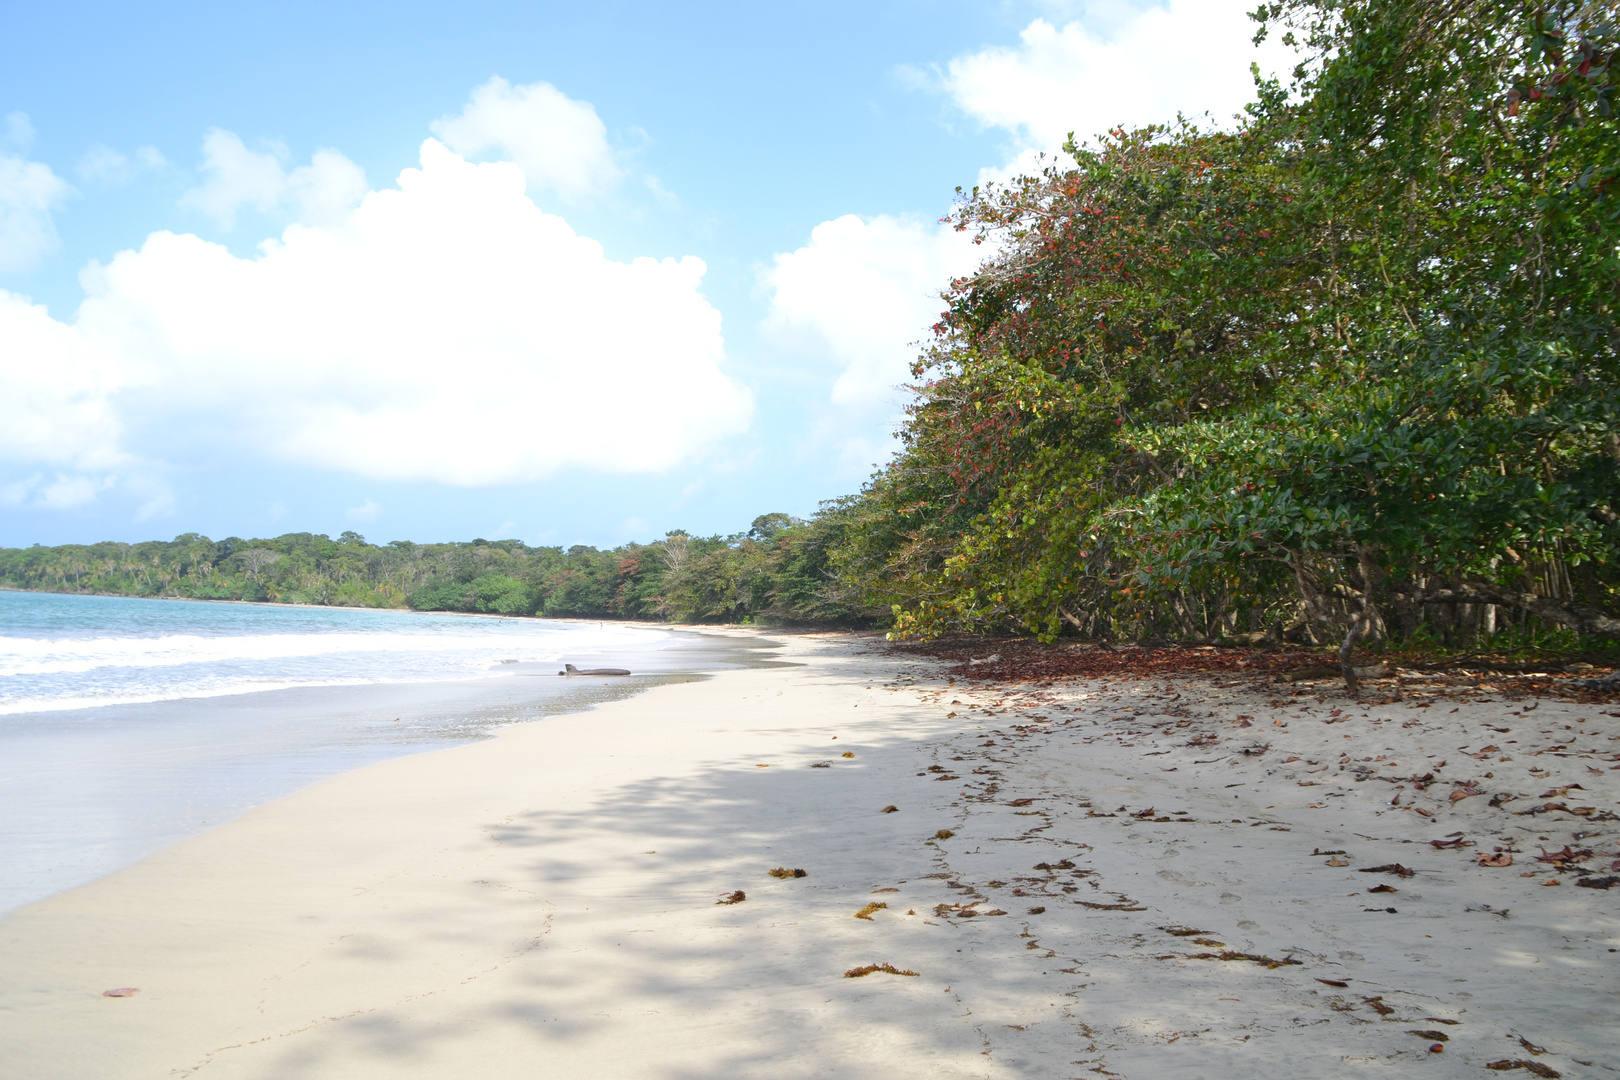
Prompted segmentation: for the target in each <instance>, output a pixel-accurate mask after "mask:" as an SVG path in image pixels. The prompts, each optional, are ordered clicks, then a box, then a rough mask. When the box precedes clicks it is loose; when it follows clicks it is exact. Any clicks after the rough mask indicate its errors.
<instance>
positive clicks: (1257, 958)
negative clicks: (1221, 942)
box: [1187, 949, 1303, 969]
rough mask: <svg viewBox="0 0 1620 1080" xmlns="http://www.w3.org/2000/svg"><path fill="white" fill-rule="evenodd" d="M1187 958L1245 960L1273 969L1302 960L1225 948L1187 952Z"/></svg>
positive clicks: (1299, 962)
mask: <svg viewBox="0 0 1620 1080" xmlns="http://www.w3.org/2000/svg"><path fill="white" fill-rule="evenodd" d="M1187 959H1188V960H1227V961H1232V960H1247V961H1249V962H1250V963H1255V964H1259V965H1260V966H1261V967H1265V968H1273V969H1275V968H1280V967H1289V966H1298V965H1299V964H1301V963H1303V961H1300V960H1295V959H1294V958H1293V957H1292V956H1285V957H1283V958H1282V959H1281V960H1273V959H1272V958H1271V957H1269V956H1261V955H1260V954H1258V953H1246V952H1233V951H1232V950H1231V949H1225V950H1222V951H1221V952H1218V953H1215V952H1203V953H1188V954H1187Z"/></svg>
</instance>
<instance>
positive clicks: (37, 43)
mask: <svg viewBox="0 0 1620 1080" xmlns="http://www.w3.org/2000/svg"><path fill="white" fill-rule="evenodd" d="M1246 4H1247V0H1244V2H1233V0H1163V2H1158V3H1146V2H1144V3H1140V4H1133V3H1127V2H1124V0H1113V2H1110V0H1103V2H1097V3H1057V2H1043V3H1012V2H1008V3H999V4H998V3H985V2H981V3H956V2H942V0H941V2H929V0H897V2H890V3H881V2H879V3H871V2H868V3H864V4H839V3H817V4H776V5H760V4H747V5H744V4H710V5H703V6H701V7H699V6H696V5H691V6H682V5H669V4H643V3H603V4H596V5H578V4H536V3H528V4H522V5H518V4H510V5H509V4H496V3H490V4H461V5H454V6H450V5H424V4H400V3H391V4H388V5H382V4H342V5H333V4H322V5H314V4H287V3H282V4H276V5H223V6H222V5H215V4H209V5H202V4H195V5H183V4H170V5H163V6H162V8H161V10H155V11H154V10H148V11H138V10H134V9H133V8H132V7H129V6H119V7H113V6H101V5H85V4H56V5H19V4H13V5H9V6H7V7H6V8H5V9H4V11H3V12H0V117H4V122H3V123H0V544H7V545H25V544H29V543H63V542H86V541H94V540H101V539H117V540H135V539H147V538H153V537H167V536H172V535H175V534H177V533H181V532H187V531H197V532H203V533H206V534H208V535H210V536H214V537H222V536H225V535H230V534H236V535H242V536H252V535H271V534H276V533H281V532H288V531H298V530H307V531H314V532H328V533H333V534H335V533H337V532H340V531H342V530H344V529H350V528H352V529H356V530H358V531H360V532H362V533H364V534H366V535H367V536H368V537H370V538H371V539H373V540H379V541H381V540H389V539H398V538H408V539H415V540H442V539H467V538H471V537H474V536H485V537H490V538H497V537H517V538H520V539H523V540H526V541H529V542H531V543H557V544H565V545H566V544H572V543H590V544H597V545H602V546H610V545H613V544H617V543H620V542H623V541H625V540H630V539H642V540H645V539H652V538H655V537H657V536H660V535H662V534H663V533H664V532H665V531H667V530H668V529H672V528H676V527H680V528H686V529H688V530H691V531H694V532H702V533H708V532H721V533H726V532H733V531H738V530H741V529H744V528H746V527H747V524H748V522H749V521H750V520H751V519H752V518H753V517H754V516H756V515H757V514H761V513H765V512H767V511H776V510H781V511H786V512H789V513H794V514H801V515H804V514H808V513H810V512H812V511H813V510H814V508H815V506H816V504H817V502H818V501H820V500H822V499H826V498H831V497H834V496H837V495H840V494H844V493H847V492H850V491H853V490H855V489H856V488H857V487H858V486H859V484H860V482H861V480H862V479H863V478H864V477H865V476H866V475H867V474H868V473H869V472H870V470H871V468H872V466H873V465H874V464H875V463H876V462H879V461H881V460H883V459H884V458H885V457H886V456H887V454H888V453H889V451H890V448H891V446H892V441H891V438H890V434H889V433H890V432H891V431H892V430H893V427H894V424H895V422H896V418H897V417H898V415H899V413H900V408H901V406H902V404H903V402H904V399H905V394H904V392H903V390H901V389H900V388H899V387H900V384H901V383H902V382H903V381H904V379H905V377H906V365H907V363H908V362H909V360H910V358H911V357H912V355H914V353H915V351H916V350H915V347H914V345H913V343H914V342H916V341H918V340H919V339H921V338H922V337H923V336H924V335H925V334H926V331H927V327H928V325H929V323H930V322H932V321H933V317H934V315H935V314H936V313H937V310H938V307H939V303H938V301H937V299H936V298H935V294H937V292H938V290H939V289H940V288H942V287H943V286H944V284H945V283H946V281H947V280H948V279H949V277H950V276H951V275H952V274H953V273H961V272H964V271H965V270H967V269H970V268H971V266H972V265H973V263H974V260H975V259H976V257H977V256H978V255H980V254H982V252H975V251H974V250H973V249H971V247H970V246H969V245H966V244H965V243H964V242H963V240H962V238H961V237H959V236H956V235H955V234H952V233H950V232H949V231H948V230H944V229H941V228H940V226H939V225H938V223H937V219H938V218H939V217H940V216H941V215H942V214H944V213H945V212H947V211H948V210H949V208H950V205H951V199H952V195H953V191H954V189H955V188H956V187H957V186H958V185H962V186H971V185H972V184H974V183H976V182H979V181H981V180H993V179H996V178H999V177H1004V176H1007V175H1010V174H1012V173H1015V172H1018V171H1020V170H1022V169H1027V168H1029V167H1031V165H1032V163H1033V162H1034V161H1036V160H1037V159H1036V155H1037V154H1039V153H1040V152H1042V151H1046V152H1050V151H1051V150H1053V149H1055V147H1056V146H1057V145H1058V144H1060V143H1061V141H1062V138H1063V135H1064V134H1065V133H1066V132H1067V131H1069V130H1075V131H1077V132H1078V133H1080V134H1082V135H1084V134H1087V133H1094V132H1097V131H1101V130H1103V129H1105V128H1107V127H1109V126H1111V125H1113V124H1115V123H1120V122H1123V123H1127V124H1137V123H1145V122H1149V121H1154V120H1167V119H1170V118H1171V117H1173V116H1174V114H1175V113H1176V112H1177V111H1178V110H1179V111H1183V112H1186V113H1189V114H1197V113H1202V112H1206V111H1207V112H1209V113H1211V114H1212V115H1213V116H1214V117H1215V118H1216V119H1217V120H1224V119H1225V118H1227V117H1229V116H1230V114H1231V113H1232V112H1234V111H1235V110H1236V109H1237V108H1238V107H1239V106H1240V105H1241V104H1242V102H1243V101H1244V100H1245V99H1246V97H1247V91H1248V85H1249V76H1248V73H1247V68H1248V64H1249V62H1250V61H1251V60H1259V61H1260V62H1261V63H1262V65H1263V66H1265V67H1267V68H1268V69H1273V68H1275V67H1277V66H1278V57H1279V54H1278V53H1276V52H1274V51H1268V52H1265V53H1257V52H1256V51H1255V50H1254V49H1253V48H1251V47H1249V46H1248V44H1247V41H1248V38H1249V37H1250V35H1251V34H1252V29H1251V27H1250V26H1249V24H1248V22H1247V20H1246V19H1245V18H1244V16H1243V9H1244V7H1245V6H1246Z"/></svg>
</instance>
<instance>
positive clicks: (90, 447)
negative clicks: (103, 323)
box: [0, 290, 129, 470]
mask: <svg viewBox="0 0 1620 1080" xmlns="http://www.w3.org/2000/svg"><path fill="white" fill-rule="evenodd" d="M0 342H4V343H5V344H4V347H3V348H0V459H4V460H7V461H13V462H29V463H34V464H43V465H50V466H60V467H71V468H77V469H92V470H94V469H105V468H109V467H114V466H118V465H122V464H124V463H125V462H126V460H127V455H125V454H124V452H123V451H122V450H120V449H119V446H118V443H119V437H120V435H121V428H120V425H119V422H118V419H117V417H116V416H115V415H114V414H113V410H112V403H111V398H112V395H113V394H115V393H117V392H118V391H119V390H121V389H123V388H124V387H125V386H127V385H128V383H129V372H128V370H127V365H126V364H125V362H124V360H123V358H122V356H121V355H120V352H119V350H118V349H117V347H116V345H115V344H114V343H113V342H109V341H106V340H104V339H101V338H99V337H98V336H96V335H94V334H91V333H87V332H86V331H84V330H82V329H79V328H75V327H73V326H69V325H67V324H64V323H61V322H58V321H57V320H56V319H53V318H51V315H50V313H49V312H47V311H46V310H45V308H43V307H41V306H39V305H37V304H34V303H32V302H31V301H29V300H28V299H27V298H26V297H22V296H17V295H16V294H14V293H8V292H5V291H4V290H0Z"/></svg>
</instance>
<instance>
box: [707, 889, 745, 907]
mask: <svg viewBox="0 0 1620 1080" xmlns="http://www.w3.org/2000/svg"><path fill="white" fill-rule="evenodd" d="M746 899H748V894H747V893H745V892H743V891H742V890H741V889H738V890H737V891H736V892H729V893H725V894H724V895H722V896H721V897H720V899H718V900H716V901H715V903H716V904H740V903H742V902H743V901H744V900H746Z"/></svg>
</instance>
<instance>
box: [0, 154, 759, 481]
mask: <svg viewBox="0 0 1620 1080" xmlns="http://www.w3.org/2000/svg"><path fill="white" fill-rule="evenodd" d="M230 149H231V152H233V153H234V147H233V148H230ZM247 153H250V154H251V153H253V152H252V151H247ZM249 164H250V165H251V164H252V163H251V162H249ZM265 175H268V171H267V170H266V171H265ZM240 190H243V191H247V190H249V189H248V188H247V187H243V188H242V189H240ZM704 271H705V266H704V264H703V262H702V261H701V260H699V259H696V258H691V257H688V258H684V259H679V260H675V259H664V260H661V261H658V260H653V259H647V258H642V259H636V260H634V261H632V262H628V263H624V262H615V261H612V260H609V259H608V258H606V257H605V255H604V253H603V251H602V248H601V246H600V245H599V244H597V243H596V242H595V241H593V240H590V239H588V238H586V237H581V236H579V235H577V234H575V233H574V231H573V230H572V229H571V228H570V227H569V226H568V224H567V223H566V222H565V221H564V220H563V219H561V218H559V217H556V216H554V215H551V214H547V213H544V212H542V211H541V210H540V209H539V208H537V207H536V206H535V205H534V203H533V202H531V201H530V200H529V198H528V197H527V195H526V194H525V193H524V177H523V174H522V173H521V172H520V171H519V170H518V168H517V167H516V166H514V165H511V164H485V165H476V164H471V163H469V162H467V161H466V160H464V159H463V158H461V157H460V156H458V155H456V154H455V153H453V152H452V151H450V150H449V149H448V148H446V147H445V146H444V145H442V144H441V143H439V142H438V141H436V140H433V139H429V140H427V141H426V142H425V143H423V145H422V150H421V167H420V168H415V169H407V170H405V171H404V172H403V173H402V174H401V175H400V177H399V184H398V187H397V188H392V189H387V190H382V191H374V192H371V193H369V194H368V195H367V196H366V197H365V198H364V200H363V201H362V202H361V203H360V205H359V206H358V207H357V208H355V209H354V210H352V211H350V212H349V213H348V214H347V215H345V216H344V218H343V219H342V221H341V222H339V223H337V224H334V225H293V226H290V227H288V229H287V230H286V231H285V232H284V233H283V235H282V236H281V237H280V238H279V239H277V240H270V241H266V242H265V243H263V244H262V245H261V250H260V253H259V254H258V255H257V256H255V257H252V258H240V257H237V256H235V255H232V254H231V253H230V252H229V251H228V250H226V249H225V248H224V247H222V246H219V245H217V244H212V243H208V242H206V241H204V240H201V239H199V238H198V237H196V236H190V235H176V234H173V233H168V232H159V233H154V234H152V235H151V236H150V237H148V239H147V241H146V243H145V244H144V245H143V246H142V247H141V248H140V250H138V251H125V252H121V253H120V254H118V255H117V256H116V257H115V258H114V259H112V261H111V262H109V263H108V264H107V265H106V266H92V267H91V268H90V269H89V270H87V271H86V273H85V274H84V275H83V281H84V284H85V287H86V290H87V292H88V293H89V296H88V298H87V299H86V300H85V302H84V303H83V304H82V305H81V306H80V308H79V311H78V314H77V317H76V319H75V321H74V322H72V323H63V322H58V321H56V320H54V319H52V318H50V316H49V315H48V314H46V313H45V312H44V311H43V309H40V308H37V307H33V306H31V305H28V304H27V303H26V302H24V301H22V300H21V299H19V298H16V297H10V296H6V295H5V294H0V301H3V303H0V320H3V319H10V320H11V322H10V323H9V324H7V323H3V322H0V339H6V340H8V341H9V340H15V339H13V338H12V336H11V334H10V333H8V330H9V329H10V328H11V326H15V327H19V328H22V330H25V331H26V332H27V333H28V334H30V335H32V337H31V338H30V339H29V340H30V341H32V342H34V344H33V345H30V346H29V347H28V349H27V350H26V353H27V356H28V358H29V359H31V360H32V361H34V362H32V363H30V362H28V361H27V360H25V359H24V351H21V350H14V349H11V348H8V349H7V350H5V351H3V352H0V456H4V457H8V458H10V459H12V460H32V461H41V462H45V461H91V460H95V459H97V456H98V455H100V456H101V457H103V458H113V457H117V456H118V455H120V454H125V455H134V456H138V457H141V458H143V459H153V460H162V459H164V458H165V457H166V448H167V449H168V450H172V449H173V448H174V447H175V446H176V445H181V443H180V441H181V440H184V443H183V446H182V449H183V450H184V451H185V452H187V453H196V452H198V451H199V450H203V451H207V452H212V453H216V454H217V453H236V454H245V455H249V456H260V457H269V458H271V459H274V460H279V461H283V462H290V463H296V464H300V465H307V466H314V467H319V468H328V469H334V470H340V471H345V472H351V473H357V474H360V475H363V476H368V477H378V478H384V479H393V480H432V481H439V482H443V483H447V484H459V485H477V484H495V483H509V482H520V481H528V480H534V479H538V478H542V477H545V476H548V475H551V474H554V473H556V472H557V471H559V470H562V469H569V468H579V469H589V470H596V471H607V472H616V473H635V472H657V471H660V470H663V469H666V468H668V467H670V466H672V465H673V464H675V463H676V462H679V461H681V460H683V459H687V458H689V457H691V456H692V455H694V454H696V453H699V452H700V451H702V450H703V449H704V448H705V447H706V446H708V445H710V444H711V443H713V442H715V441H716V440H718V439H721V438H724V437H725V436H727V435H730V434H733V433H737V432H740V431H742V430H744V429H745V428H746V427H747V425H748V423H749V420H750V417H751V412H752V399H751V397H750V395H749V393H748V391H747V390H746V389H745V388H744V387H742V386H741V385H739V384H738V383H737V382H735V381H734V380H733V379H731V378H729V377H728V376H727V375H726V374H725V373H724V371H723V370H722V364H723V361H724V342H723V339H722V337H721V332H720V329H721V328H720V315H719V313H718V312H717V311H716V310H715V309H714V308H713V307H712V306H710V305H709V303H708V302H707V301H706V300H705V299H704V297H703V295H702V293H701V291H700V285H701V281H702V278H703V274H704ZM52 372H62V373H67V376H68V377H63V376H60V375H53V376H51V377H47V375H50V373H52ZM24 395H32V396H31V397H26V398H25V397H24ZM7 413H12V414H14V415H15V417H16V418H17V419H18V420H19V421H21V420H27V421H28V422H27V423H26V424H20V425H19V426H14V425H13V423H12V422H10V421H11V417H10V416H7V415H6V414H7ZM167 456H171V457H172V456H173V455H172V454H169V455H167Z"/></svg>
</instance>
